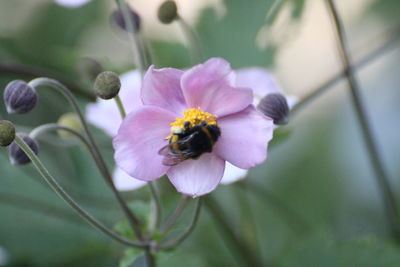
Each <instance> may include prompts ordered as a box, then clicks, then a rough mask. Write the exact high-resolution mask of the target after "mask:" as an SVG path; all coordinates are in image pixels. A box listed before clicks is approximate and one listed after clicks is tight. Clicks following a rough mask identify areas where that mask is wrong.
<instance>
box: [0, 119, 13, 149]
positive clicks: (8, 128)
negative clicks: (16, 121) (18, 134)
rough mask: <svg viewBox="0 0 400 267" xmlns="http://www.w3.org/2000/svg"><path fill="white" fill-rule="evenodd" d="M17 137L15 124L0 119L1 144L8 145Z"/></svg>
mask: <svg viewBox="0 0 400 267" xmlns="http://www.w3.org/2000/svg"><path fill="white" fill-rule="evenodd" d="M14 139H15V127H14V125H13V124H12V123H11V122H9V121H5V120H0V146H8V145H10V144H11V143H12V142H13V141H14Z"/></svg>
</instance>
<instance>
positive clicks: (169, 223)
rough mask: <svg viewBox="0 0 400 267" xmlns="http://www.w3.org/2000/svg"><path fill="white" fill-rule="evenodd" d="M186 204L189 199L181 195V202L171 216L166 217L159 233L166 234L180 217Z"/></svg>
mask: <svg viewBox="0 0 400 267" xmlns="http://www.w3.org/2000/svg"><path fill="white" fill-rule="evenodd" d="M188 203H189V197H188V196H185V195H182V197H181V200H180V201H179V203H178V206H177V207H176V209H175V211H174V212H173V213H172V214H171V216H169V217H168V219H167V220H166V222H165V224H164V225H163V226H162V227H161V229H160V231H161V232H162V233H167V232H168V231H169V230H170V228H171V226H172V225H174V224H175V222H176V221H177V220H178V218H179V217H180V216H181V214H182V212H183V211H184V209H185V208H186V206H187V204H188Z"/></svg>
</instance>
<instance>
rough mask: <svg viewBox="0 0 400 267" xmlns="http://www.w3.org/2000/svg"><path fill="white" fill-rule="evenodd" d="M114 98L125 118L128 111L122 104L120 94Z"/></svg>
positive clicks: (122, 116)
mask: <svg viewBox="0 0 400 267" xmlns="http://www.w3.org/2000/svg"><path fill="white" fill-rule="evenodd" d="M114 100H115V103H116V104H117V107H118V110H119V114H121V118H122V119H124V118H125V117H126V111H125V109H124V106H123V105H122V101H121V98H120V97H119V95H117V96H116V97H114Z"/></svg>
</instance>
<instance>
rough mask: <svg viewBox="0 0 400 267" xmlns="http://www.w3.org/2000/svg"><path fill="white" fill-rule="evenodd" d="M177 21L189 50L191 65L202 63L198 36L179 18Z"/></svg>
mask: <svg viewBox="0 0 400 267" xmlns="http://www.w3.org/2000/svg"><path fill="white" fill-rule="evenodd" d="M177 21H178V22H179V25H180V26H181V28H182V31H183V34H184V35H185V36H186V39H187V42H188V45H189V48H190V50H191V54H192V60H193V63H195V64H197V63H199V62H201V61H203V49H202V48H201V43H200V38H199V36H198V34H197V33H196V31H195V30H194V29H193V28H192V27H190V25H189V24H187V23H186V21H185V20H184V19H183V18H182V17H181V16H179V17H178V20H177Z"/></svg>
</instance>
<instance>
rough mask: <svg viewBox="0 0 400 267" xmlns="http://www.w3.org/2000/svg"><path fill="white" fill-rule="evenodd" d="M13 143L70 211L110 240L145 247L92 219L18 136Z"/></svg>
mask: <svg viewBox="0 0 400 267" xmlns="http://www.w3.org/2000/svg"><path fill="white" fill-rule="evenodd" d="M15 142H16V143H17V145H18V146H19V147H20V148H21V149H22V150H23V151H24V152H25V154H26V155H27V156H28V157H29V159H30V160H31V161H32V163H33V165H34V166H35V168H36V169H37V171H38V172H39V173H40V175H41V176H42V178H43V179H44V180H45V181H46V182H47V183H48V184H49V185H50V187H51V188H52V189H53V190H54V191H55V192H56V193H57V194H58V196H59V197H60V198H62V199H63V200H64V201H65V202H66V203H67V204H68V205H69V206H70V207H71V208H72V209H74V210H75V211H76V212H77V213H78V214H79V215H80V216H82V217H83V218H84V219H85V220H86V221H87V222H88V223H89V224H90V225H92V226H93V227H94V228H96V229H97V230H99V231H100V232H102V233H104V234H105V235H107V236H109V237H110V238H112V239H114V240H116V241H118V242H120V243H122V244H124V245H127V246H131V247H137V248H142V247H145V246H146V244H142V243H136V242H134V241H131V240H129V239H126V238H124V237H122V236H120V235H118V234H117V233H114V232H113V231H111V230H109V229H108V228H107V227H106V226H104V225H103V224H102V223H101V222H99V221H98V220H97V219H96V218H94V217H93V216H92V215H91V214H89V213H88V212H86V211H85V210H84V209H83V208H81V206H80V205H79V204H78V203H76V202H75V200H74V199H73V198H72V197H71V196H70V195H69V194H68V193H67V192H66V191H65V190H64V189H63V188H62V187H61V186H60V185H59V184H58V182H57V181H56V180H55V179H54V177H53V176H52V175H51V174H50V173H49V171H48V170H47V169H46V167H44V165H43V164H42V162H41V161H40V160H39V158H38V157H37V156H36V154H35V153H34V152H33V151H32V149H31V148H30V147H29V146H28V145H27V144H26V143H25V142H24V140H22V139H21V138H20V137H19V136H18V135H17V136H15Z"/></svg>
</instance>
